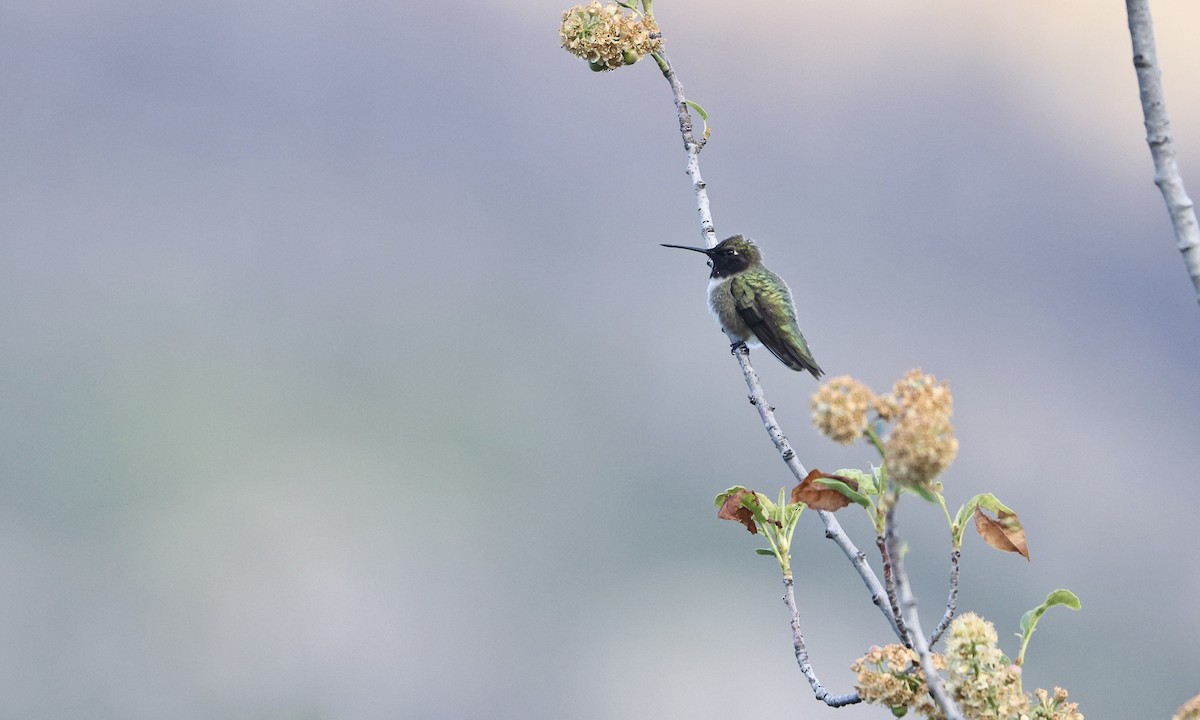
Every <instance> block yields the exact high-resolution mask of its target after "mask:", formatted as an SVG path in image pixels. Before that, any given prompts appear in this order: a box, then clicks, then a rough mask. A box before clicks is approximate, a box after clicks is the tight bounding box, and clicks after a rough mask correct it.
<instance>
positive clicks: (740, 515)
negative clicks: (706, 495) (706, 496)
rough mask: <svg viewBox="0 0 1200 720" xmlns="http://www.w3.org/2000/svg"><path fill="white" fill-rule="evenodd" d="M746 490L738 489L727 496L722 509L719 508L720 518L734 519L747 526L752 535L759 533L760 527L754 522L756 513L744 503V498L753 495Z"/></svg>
mask: <svg viewBox="0 0 1200 720" xmlns="http://www.w3.org/2000/svg"><path fill="white" fill-rule="evenodd" d="M751 494H752V493H749V492H747V491H745V490H738V491H737V492H735V493H732V494H730V495H728V496H726V498H725V502H724V503H722V505H721V509H719V510H717V519H718V520H734V521H736V522H740V523H741V524H743V525H745V526H746V529H747V530H749V531H750V534H751V535H757V534H758V527H757V526H756V525H755V524H754V513H752V512H750V510H749V509H748V508H746V507H745V506H743V505H742V498H743V497H745V496H746V495H751Z"/></svg>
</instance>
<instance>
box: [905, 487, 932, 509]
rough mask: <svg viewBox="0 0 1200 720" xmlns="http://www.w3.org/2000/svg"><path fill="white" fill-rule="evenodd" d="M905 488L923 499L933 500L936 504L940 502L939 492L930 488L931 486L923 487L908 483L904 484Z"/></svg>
mask: <svg viewBox="0 0 1200 720" xmlns="http://www.w3.org/2000/svg"><path fill="white" fill-rule="evenodd" d="M904 489H905V490H907V491H909V492H910V493H912V494H913V495H918V496H920V497H921V499H923V500H925V501H926V502H931V503H933V504H934V505H936V504H937V502H938V499H937V493H935V492H934V491H932V490H930V489H929V488H923V487H921V486H920V485H913V486H911V487H909V486H907V485H906V486H904Z"/></svg>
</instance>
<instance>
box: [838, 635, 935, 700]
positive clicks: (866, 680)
mask: <svg viewBox="0 0 1200 720" xmlns="http://www.w3.org/2000/svg"><path fill="white" fill-rule="evenodd" d="M933 665H934V667H936V668H938V669H939V670H940V669H944V668H945V667H946V664H945V662H944V661H943V660H942V657H941V656H940V655H938V654H937V653H934V654H933ZM850 669H851V670H853V671H854V672H855V673H857V674H858V681H857V683H856V688H857V690H858V694H859V695H861V696H862V699H863V700H864V701H866V702H869V703H873V704H876V705H883V706H884V707H889V708H892V712H893V713H899V712H901V710H902V709H912V710H914V711H916V712H918V713H920V714H921V715H923V716H925V717H928V718H941V717H943V716H942V712H941V710H939V709H938V707H937V705H936V704H934V702H933V698H931V697H930V696H929V687H928V686H927V685H926V684H925V673H923V672H922V671H921V667H920V665H919V664H918V662H917V654H916V653H915V652H913V651H912V650H911V649H909V648H906V647H904V646H903V645H895V644H893V645H888V646H887V647H879V646H875V647H873V648H871V649H870V650H868V651H867V654H866V655H864V656H862V657H861V658H859V659H858V660H856V661H855V662H854V664H853V665H851V666H850Z"/></svg>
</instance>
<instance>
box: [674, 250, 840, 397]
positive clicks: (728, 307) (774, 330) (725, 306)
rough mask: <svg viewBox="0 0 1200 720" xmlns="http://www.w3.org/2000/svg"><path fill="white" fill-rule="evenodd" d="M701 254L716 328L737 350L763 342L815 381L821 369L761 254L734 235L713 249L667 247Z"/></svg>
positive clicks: (782, 285)
mask: <svg viewBox="0 0 1200 720" xmlns="http://www.w3.org/2000/svg"><path fill="white" fill-rule="evenodd" d="M662 246H663V247H669V248H679V249H680V250H691V251H693V252H699V253H704V254H705V255H707V256H708V264H709V267H711V268H712V272H711V273H710V274H709V276H708V307H709V309H710V310H711V311H712V314H713V317H714V318H715V319H716V321H717V324H718V325H720V326H721V330H723V331H724V332H725V334H726V335H727V336H729V337H730V338H737V340H736V341H735V342H734V343H733V346H734V347H735V348H736V347H737V346H738V345H741V344H745V343H754V344H762V345H765V346H766V347H767V349H768V350H770V351H771V354H772V355H774V356H775V357H777V358H779V361H780V362H782V363H783V364H784V365H787V366H788V367H790V368H791V369H793V370H800V371H804V370H807V371H809V372H810V373H812V376H813V377H814V378H820V377H821V375H823V374H824V372H825V371H824V370H822V369H821V367H820V366H819V365H817V362H816V360H813V356H812V352H811V351H810V350H809V349H808V343H807V342H805V341H804V335H803V334H801V332H800V325H799V323H797V322H796V303H795V301H794V300H792V291H791V289H790V288H788V286H787V283H785V282H784V281H783V278H781V277H779V276H778V275H776V274H775V273H773V272H771V271H770V270H768V269H767V268H766V266H765V265H763V262H762V253H761V252H760V251H759V249H758V246H757V245H755V244H754V243H753V242H752V241H751V240H749V239H748V238H745V237H742V236H741V235H734V236H732V237H728V238H725V239H724V240H722V241H721V242H719V243H717V246H716V247H713V248H698V247H689V246H687V245H668V244H667V243H662Z"/></svg>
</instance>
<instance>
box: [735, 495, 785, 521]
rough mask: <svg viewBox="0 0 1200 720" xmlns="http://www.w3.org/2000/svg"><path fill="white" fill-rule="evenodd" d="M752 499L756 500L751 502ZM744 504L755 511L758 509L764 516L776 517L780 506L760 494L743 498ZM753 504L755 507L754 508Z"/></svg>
mask: <svg viewBox="0 0 1200 720" xmlns="http://www.w3.org/2000/svg"><path fill="white" fill-rule="evenodd" d="M750 498H754V499H753V500H751V499H750ZM742 504H743V505H745V506H746V507H748V508H750V509H751V510H754V509H755V508H756V507H757V508H758V509H759V510H760V511H761V512H762V513H764V514H766V515H769V516H771V517H774V516H775V515H776V512H777V509H778V507H779V506H778V505H776V504H775V503H773V502H771V501H770V500H769V499H768V498H767V496H766V495H763V494H762V493H760V492H756V493H751V494H749V495H746V496H745V497H743V498H742ZM752 504H753V506H752Z"/></svg>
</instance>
